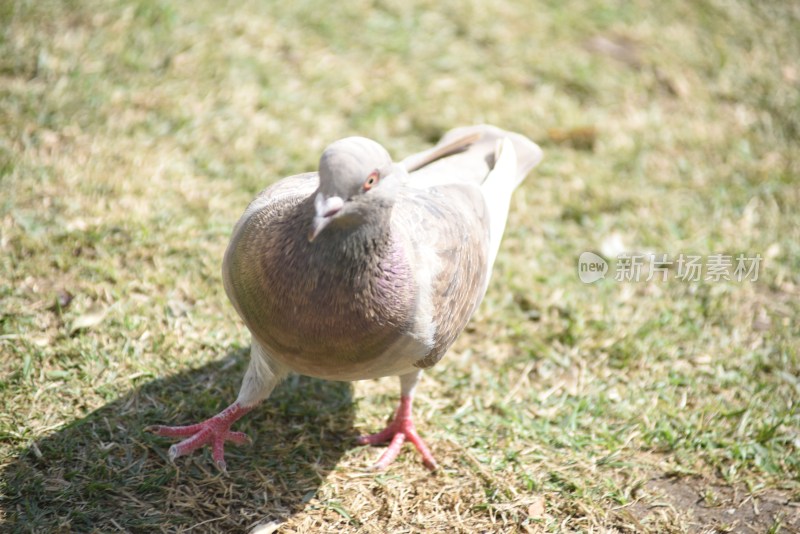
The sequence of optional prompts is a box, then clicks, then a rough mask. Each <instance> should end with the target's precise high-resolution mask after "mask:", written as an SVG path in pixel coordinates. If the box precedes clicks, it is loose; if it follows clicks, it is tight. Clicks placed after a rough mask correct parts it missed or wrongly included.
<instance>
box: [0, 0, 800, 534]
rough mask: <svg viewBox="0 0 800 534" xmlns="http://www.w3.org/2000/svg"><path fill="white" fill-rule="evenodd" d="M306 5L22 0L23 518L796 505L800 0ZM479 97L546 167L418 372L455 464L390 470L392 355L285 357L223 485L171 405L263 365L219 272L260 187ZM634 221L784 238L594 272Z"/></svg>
mask: <svg viewBox="0 0 800 534" xmlns="http://www.w3.org/2000/svg"><path fill="white" fill-rule="evenodd" d="M284 4H286V5H278V3H277V2H256V1H245V2H224V3H223V2H211V1H205V0H201V1H197V2H192V3H180V2H167V1H159V0H132V1H129V2H97V1H80V0H72V1H70V2H57V1H54V0H50V1H36V2H34V1H29V0H12V1H8V2H5V3H2V4H0V396H1V397H2V403H3V407H4V409H3V410H2V413H0V470H1V471H2V475H0V484H1V485H0V499H2V500H1V501H0V502H1V503H2V504H1V506H2V508H0V525H2V528H0V530H9V531H14V532H55V531H64V532H68V531H71V532H85V531H97V532H109V531H123V532H124V531H128V532H153V531H170V532H175V531H186V530H189V529H191V528H194V529H195V530H194V531H219V532H232V531H246V530H247V529H248V528H249V527H252V526H254V525H257V524H261V523H268V522H270V521H280V522H282V527H281V528H282V529H283V530H285V531H287V532H303V531H331V530H341V531H346V532H347V531H354V532H355V531H359V532H386V531H402V530H405V531H422V530H426V531H437V530H439V531H453V530H456V531H460V532H479V531H508V532H513V531H529V532H538V531H547V532H550V531H552V532H556V531H602V530H603V529H617V530H619V531H629V532H647V531H650V532H665V531H666V532H670V531H672V532H684V531H693V530H702V529H706V530H707V529H710V528H719V529H724V528H733V529H737V528H739V529H746V526H747V525H750V526H752V527H753V528H754V529H755V530H756V531H766V530H770V529H771V531H793V530H797V529H800V519H799V518H798V512H797V510H798V508H797V506H798V501H800V451H799V450H798V448H800V430H798V429H800V411H799V410H800V409H798V400H800V381H798V376H800V356H799V355H798V348H800V342H798V339H800V326H798V325H800V215H799V214H798V210H797V206H798V205H800V187H799V186H798V178H799V177H800V150H798V146H800V67H799V66H798V64H797V60H796V58H797V57H800V39H798V38H797V36H796V28H797V27H798V26H800V11H799V10H798V8H797V6H796V5H794V4H792V3H791V2H762V3H756V2H753V3H748V2H738V1H730V2H714V1H706V0H704V1H701V2H691V3H663V2H652V3H650V2H644V1H636V2H619V3H610V4H609V3H606V4H600V3H591V2H586V3H577V4H576V3H574V2H571V3H561V2H529V1H518V2H512V1H507V2H479V1H475V2H441V1H440V2H426V1H418V2H400V1H394V0H388V1H380V2H375V3H370V2H350V3H339V4H337V5H336V7H335V8H333V7H330V4H327V3H323V2H319V1H316V0H306V1H302V2H294V3H291V4H289V3H284ZM478 122H489V123H493V124H496V125H498V126H501V127H504V128H507V129H510V130H515V131H520V132H523V133H525V134H527V135H528V136H530V137H531V138H532V139H534V140H536V141H537V142H539V143H540V144H541V145H542V146H543V148H544V150H545V159H544V161H543V163H542V164H541V165H540V167H539V168H538V169H537V170H536V171H534V173H532V175H531V176H530V177H529V178H528V180H527V181H526V182H525V184H524V185H523V186H522V187H521V188H520V190H519V191H518V192H517V194H516V196H515V198H514V200H513V203H512V213H511V216H510V219H509V228H508V231H507V234H506V239H505V242H504V245H503V247H502V249H501V253H500V256H499V257H498V263H497V265H496V268H495V274H494V278H493V280H492V283H491V287H490V291H489V294H488V295H487V297H486V300H485V301H484V303H483V305H482V306H481V309H480V310H479V312H478V314H477V316H476V318H475V319H474V320H473V322H472V323H471V326H470V327H469V329H468V331H467V332H466V333H465V334H464V335H462V337H461V338H460V339H459V341H458V342H457V344H456V346H455V347H454V348H453V349H452V350H451V353H450V354H449V355H448V356H447V357H446V358H445V360H444V361H443V362H442V363H441V364H440V365H438V366H437V367H435V368H434V369H433V370H432V371H431V372H429V373H427V374H426V375H425V377H424V379H423V381H422V384H421V387H420V388H419V393H418V395H419V399H418V401H417V404H416V406H417V420H418V427H419V428H420V431H421V432H422V433H423V435H424V436H425V437H426V438H427V441H428V443H429V444H430V445H431V446H432V448H433V452H434V454H435V455H436V456H437V458H438V460H439V461H440V464H441V466H442V469H441V470H440V472H439V473H438V474H436V475H434V476H431V475H429V474H428V473H427V472H426V471H425V470H424V468H423V467H422V466H421V464H420V463H419V459H418V458H417V456H416V455H415V454H414V453H413V452H412V451H411V450H410V449H407V450H404V453H403V454H402V455H401V457H400V459H399V460H398V462H397V463H396V464H395V465H394V466H393V467H392V468H391V469H390V470H389V471H387V472H385V473H381V474H374V473H370V472H367V471H364V470H363V469H362V468H363V467H365V466H367V465H369V464H370V463H371V462H372V461H373V460H374V459H375V458H376V455H377V453H378V452H379V451H376V450H374V449H369V448H356V447H354V445H353V442H352V437H354V436H355V435H357V434H358V433H359V432H365V431H369V430H374V429H375V428H377V427H378V426H380V425H381V424H382V423H383V422H384V420H385V418H386V417H387V416H388V415H389V414H390V413H391V411H392V410H393V408H394V403H395V402H396V397H397V394H398V387H397V384H396V379H392V378H386V379H381V380H378V381H367V382H359V383H355V384H353V385H349V384H339V383H325V382H321V381H317V380H310V379H301V378H295V379H290V380H289V381H287V382H286V383H285V384H284V385H282V386H281V387H280V388H279V390H278V391H277V392H276V394H275V396H274V397H273V398H272V399H270V400H269V401H267V402H266V403H265V404H264V405H263V406H262V407H261V408H259V409H258V410H257V411H256V412H255V413H254V414H253V415H252V416H251V417H249V418H248V419H246V420H244V421H243V422H242V423H241V424H240V425H239V428H240V429H241V430H244V431H246V432H248V433H250V434H251V435H252V436H253V437H254V438H255V443H254V446H253V447H251V448H246V447H244V448H236V447H231V448H230V449H229V451H228V466H229V470H230V475H229V476H228V477H225V476H219V475H218V474H217V473H216V472H215V471H214V470H213V469H212V464H211V461H210V458H209V455H208V454H207V453H203V454H196V455H195V456H194V457H192V458H189V459H185V460H184V459H181V461H179V462H178V465H177V467H173V466H172V465H170V464H169V463H168V462H167V461H166V457H165V454H166V449H167V447H168V443H167V442H166V441H165V440H162V439H158V438H154V437H152V436H150V435H148V434H146V433H145V432H144V431H143V428H144V427H145V426H147V425H148V424H153V423H162V422H172V423H187V422H193V421H194V420H196V419H199V418H202V417H207V416H209V415H211V414H213V413H215V412H216V410H218V409H219V408H221V407H222V406H224V405H226V404H227V403H228V402H230V401H231V400H232V399H233V398H234V397H235V394H236V390H237V387H238V381H239V379H240V378H241V376H242V373H243V368H244V364H245V361H246V348H247V343H248V336H247V332H246V329H245V328H244V327H243V325H242V324H241V323H240V321H239V320H238V318H237V317H236V315H235V313H234V311H233V309H232V307H231V306H230V304H229V303H228V302H227V299H226V298H225V295H224V291H223V289H222V281H221V277H220V265H221V259H222V253H223V251H224V247H225V245H226V244H227V239H228V236H229V233H230V230H231V228H232V227H233V224H234V223H235V222H236V220H237V218H238V216H239V215H240V213H241V212H242V211H243V209H244V207H245V206H246V204H247V202H248V201H249V200H250V199H251V198H252V197H253V196H254V195H255V193H256V192H257V191H259V190H260V189H262V188H263V187H265V186H266V185H268V184H269V183H271V182H273V181H275V180H277V179H278V178H280V177H283V176H286V175H288V174H292V173H297V172H303V171H306V170H311V169H313V168H314V167H315V165H316V161H317V159H318V157H319V154H320V152H321V150H322V149H323V148H324V147H325V146H326V145H327V144H328V143H329V142H331V141H333V140H335V139H337V138H340V137H344V136H347V135H353V134H360V135H366V136H368V137H372V138H374V139H377V140H378V141H380V142H381V143H383V144H384V145H385V146H386V147H387V148H388V149H389V151H390V152H391V153H392V154H393V155H394V156H395V157H396V158H398V159H399V158H400V157H402V156H404V155H406V154H408V153H410V152H412V151H416V150H419V149H422V148H425V147H427V146H429V144H430V143H431V142H433V141H435V140H436V139H438V137H439V136H440V135H441V134H442V133H443V132H445V131H446V130H448V129H449V128H451V127H454V126H459V125H465V124H472V123H478ZM615 243H616V245H615ZM615 246H616V248H617V249H619V248H620V246H621V247H623V250H624V251H628V252H640V251H654V252H665V253H668V254H670V255H673V256H674V255H677V254H680V253H684V254H697V255H701V256H708V255H710V254H716V253H722V254H730V255H736V254H739V253H746V254H750V255H752V254H756V253H759V254H761V256H762V257H763V258H764V260H763V263H762V265H761V270H760V276H759V279H758V281H756V282H743V283H737V282H721V283H713V282H700V283H689V282H681V281H678V280H675V279H674V274H675V270H674V268H673V270H672V271H671V273H672V275H673V276H671V277H670V280H668V281H667V282H657V281H652V282H649V283H648V282H639V283H620V282H615V281H614V280H613V276H608V277H607V278H606V279H605V280H603V281H600V282H598V283H596V284H593V285H584V284H583V283H581V282H580V281H579V279H578V277H577V273H576V262H577V257H578V255H579V254H580V253H581V252H582V251H585V250H593V251H598V252H603V253H604V254H606V255H611V256H614V255H615V254H616V252H614V250H615ZM620 251H621V250H617V252H620ZM612 269H613V264H612ZM611 274H613V272H612V273H611ZM59 300H60V301H61V302H60V305H59ZM728 509H734V510H736V512H735V513H734V514H727V515H726V513H727V512H726V510H728ZM755 509H759V510H760V511H761V513H759V514H756V513H754V510H755ZM743 531H747V530H743Z"/></svg>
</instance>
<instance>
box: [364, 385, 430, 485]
mask: <svg viewBox="0 0 800 534" xmlns="http://www.w3.org/2000/svg"><path fill="white" fill-rule="evenodd" d="M389 440H391V443H389V446H388V447H387V448H386V452H384V453H383V455H382V456H381V458H380V460H378V461H377V463H375V465H373V466H372V468H373V469H375V470H378V471H381V470H383V469H386V467H387V466H388V465H389V464H390V463H392V462H393V461H394V459H395V458H397V455H398V454H400V448H401V447H402V446H403V442H405V441H406V440H408V441H410V442H411V443H413V444H414V447H416V448H417V450H418V451H419V453H420V454H421V455H422V463H423V464H425V467H427V468H428V469H430V470H431V471H435V470H436V468H437V465H436V460H434V459H433V455H432V454H431V451H430V449H428V446H427V445H425V442H424V441H422V438H420V437H419V434H417V430H416V429H415V428H414V421H413V420H412V419H411V397H406V396H403V397H400V406H399V407H398V408H397V413H395V416H394V420H393V421H392V422H391V423H389V426H387V427H386V428H385V429H384V430H383V431H381V432H378V433H377V434H370V435H368V436H359V437H358V438H357V439H356V442H357V443H358V444H359V445H377V444H379V443H385V442H387V441H389Z"/></svg>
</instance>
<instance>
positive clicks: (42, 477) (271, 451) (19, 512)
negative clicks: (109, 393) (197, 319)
mask: <svg viewBox="0 0 800 534" xmlns="http://www.w3.org/2000/svg"><path fill="white" fill-rule="evenodd" d="M246 355H247V351H246V350H245V349H242V350H235V351H231V352H230V353H229V354H228V355H227V357H226V358H224V359H223V360H220V361H217V362H214V363H210V364H208V365H205V366H203V367H201V368H199V369H193V370H190V371H186V372H182V373H179V374H177V375H175V376H171V377H168V378H163V379H157V380H152V381H150V382H147V383H145V384H143V385H141V386H139V387H137V388H136V389H135V390H134V391H131V392H130V393H129V394H127V395H125V396H124V397H121V398H119V399H117V400H114V401H112V402H109V403H108V404H107V405H105V406H103V407H102V408H100V409H98V410H95V411H94V412H92V413H90V414H89V415H87V416H85V417H83V418H80V419H78V420H76V421H74V422H72V423H70V424H68V425H67V426H66V427H64V428H62V429H61V430H59V431H57V432H55V433H53V434H51V435H49V436H47V437H44V438H41V439H39V440H37V441H35V442H33V443H32V444H31V445H30V446H29V447H28V448H27V449H25V450H24V451H22V452H21V453H20V454H19V455H18V456H17V457H15V458H12V459H11V460H8V461H6V462H4V465H3V466H2V468H0V480H2V497H1V498H2V501H4V504H3V508H4V516H5V518H4V519H5V522H6V525H8V526H9V527H10V531H12V532H62V531H63V532H114V531H121V532H157V531H165V532H182V531H188V530H193V531H202V532H241V531H245V530H247V529H248V528H249V527H252V526H254V525H256V524H259V523H263V522H265V521H271V520H277V521H281V520H284V519H286V518H287V517H289V516H291V515H292V514H293V513H295V512H297V511H299V510H300V509H302V508H303V506H304V505H305V504H306V503H307V502H308V501H310V500H311V499H312V498H313V497H314V495H315V493H316V491H317V489H318V488H319V486H320V484H321V483H322V482H323V480H324V479H325V477H326V476H327V474H328V473H329V472H330V471H331V470H332V469H334V468H335V466H336V465H337V464H338V462H339V460H340V459H341V457H342V455H343V454H344V453H345V452H346V451H347V450H348V449H350V448H351V447H353V437H354V436H355V434H356V432H355V429H354V427H353V419H354V415H353V414H354V405H353V397H352V394H353V390H352V386H351V385H350V384H349V383H343V382H327V381H323V380H319V379H313V378H308V377H300V376H290V377H289V379H287V380H286V381H285V382H284V383H283V384H281V385H280V386H278V388H276V390H275V391H274V392H273V395H272V396H271V397H270V399H268V400H267V401H266V402H265V403H263V404H262V405H261V406H260V407H259V408H258V409H256V410H254V411H253V412H251V414H249V417H248V418H246V419H243V420H242V421H240V422H239V423H238V424H237V426H236V429H237V430H241V431H244V432H246V433H248V435H250V437H252V438H253V445H252V446H250V447H248V446H243V447H236V446H232V445H228V446H227V447H226V459H227V463H228V473H227V474H226V475H223V474H220V473H218V472H217V471H216V468H215V467H214V465H213V462H212V461H211V458H210V455H209V453H208V451H204V452H203V453H199V452H195V454H194V455H192V456H190V457H188V458H179V459H178V461H177V462H176V464H174V465H173V464H171V463H170V462H169V460H168V459H167V456H166V452H167V449H168V447H169V444H170V440H166V439H164V438H159V437H157V436H153V435H151V434H149V433H147V432H145V430H144V429H145V427H146V426H147V425H150V424H153V423H166V424H186V423H192V422H196V421H199V420H202V419H205V418H207V417H209V416H211V415H213V414H215V413H217V411H219V409H221V408H223V407H224V406H225V405H227V403H228V402H230V401H231V400H232V399H234V398H235V396H236V393H237V389H238V384H239V382H238V381H239V380H240V378H241V376H242V374H243V372H244V366H245V363H246V360H247V357H246ZM0 530H1V529H0Z"/></svg>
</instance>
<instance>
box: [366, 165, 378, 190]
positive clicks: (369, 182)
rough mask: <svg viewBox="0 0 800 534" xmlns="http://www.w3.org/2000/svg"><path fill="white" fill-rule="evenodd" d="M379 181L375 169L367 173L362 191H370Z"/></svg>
mask: <svg viewBox="0 0 800 534" xmlns="http://www.w3.org/2000/svg"><path fill="white" fill-rule="evenodd" d="M379 179H380V173H379V172H378V170H377V169H376V170H374V171H372V172H371V173H369V176H367V179H366V180H364V191H369V190H370V189H372V187H373V186H374V185H375V184H377V183H378V180H379Z"/></svg>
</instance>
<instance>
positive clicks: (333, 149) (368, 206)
mask: <svg viewBox="0 0 800 534" xmlns="http://www.w3.org/2000/svg"><path fill="white" fill-rule="evenodd" d="M404 172H405V171H404V169H403V167H401V166H400V165H397V164H395V163H393V162H392V158H391V157H390V156H389V153H388V152H387V151H386V149H385V148H383V147H382V146H381V145H379V144H378V143H376V142H375V141H373V140H371V139H367V138H365V137H346V138H345V139H340V140H339V141H336V142H334V143H332V144H331V145H329V146H328V147H327V148H326V149H325V151H324V152H323V153H322V157H321V158H320V160H319V189H318V190H317V191H316V193H314V211H315V213H314V218H313V221H312V225H311V229H310V231H309V234H308V240H309V241H314V240H315V239H316V238H317V236H319V234H320V233H321V232H322V231H323V230H324V229H325V228H326V227H328V226H332V227H340V228H346V227H353V226H356V225H362V224H369V223H370V221H371V220H372V219H375V218H376V217H375V216H376V215H377V214H378V213H379V212H380V211H381V210H385V209H387V208H390V207H391V204H392V197H393V195H392V190H393V188H394V185H395V184H397V183H398V177H399V175H400V174H401V173H404Z"/></svg>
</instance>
